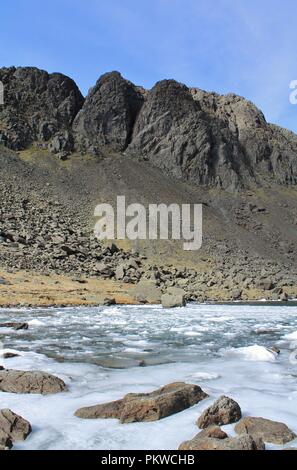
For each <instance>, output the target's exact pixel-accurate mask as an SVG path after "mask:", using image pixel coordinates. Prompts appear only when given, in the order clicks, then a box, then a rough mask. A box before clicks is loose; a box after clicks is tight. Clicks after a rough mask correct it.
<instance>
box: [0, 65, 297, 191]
mask: <svg viewBox="0 0 297 470" xmlns="http://www.w3.org/2000/svg"><path fill="white" fill-rule="evenodd" d="M0 80H1V81H2V82H3V83H4V91H5V95H4V96H5V104H4V105H3V106H1V108H0V142H1V143H2V144H4V145H5V146H7V147H9V148H11V149H14V150H21V149H24V148H26V147H28V146H30V145H32V144H35V145H38V146H40V147H41V148H48V149H49V150H50V151H51V152H53V153H57V154H58V155H62V156H63V157H65V156H67V155H70V154H71V153H72V152H73V151H74V150H75V151H79V152H82V153H92V154H95V155H98V156H104V154H105V153H106V152H110V151H112V152H119V153H125V154H127V155H131V156H135V157H136V158H140V159H144V160H147V161H148V162H150V163H151V164H152V165H154V166H156V167H158V168H160V169H161V170H162V171H163V172H165V173H167V174H168V175H171V176H173V177H174V178H178V179H181V180H184V181H189V182H191V183H193V184H196V185H203V186H210V187H219V188H222V189H228V190H231V191H234V190H239V189H241V188H244V187H252V186H269V185H271V184H273V183H277V184H282V185H295V184H296V182H297V136H296V135H295V134H293V133H292V132H289V131H287V130H285V129H281V128H279V127H277V126H274V125H271V124H268V123H267V122H266V120H265V118H264V116H263V114H262V112H261V111H259V110H258V109H257V108H256V107H255V106H254V105H253V104H252V103H250V102H248V101H246V100H245V99H243V98H241V97H238V96H236V95H233V94H229V95H225V96H220V95H217V94H215V93H207V92H204V91H202V90H199V89H190V88H187V87H186V86H185V85H182V84H180V83H178V82H176V81H174V80H163V81H161V82H159V83H157V84H156V85H155V86H154V87H153V88H152V89H151V90H149V91H146V90H144V89H142V88H140V87H136V86H135V85H133V84H132V83H131V82H129V81H127V80H125V79H124V78H123V77H122V76H121V75H120V74H119V73H118V72H111V73H107V74H105V75H103V76H102V77H101V78H100V79H99V80H98V82H97V83H96V85H95V87H93V88H92V89H91V90H90V92H89V94H88V96H87V97H86V99H85V100H84V99H83V97H82V95H81V93H80V92H79V90H78V88H77V86H76V85H75V83H74V82H73V81H72V80H71V79H69V78H68V77H65V76H64V75H61V74H51V75H49V74H48V73H47V72H44V71H41V70H38V69H35V68H17V69H16V68H9V69H0Z"/></svg>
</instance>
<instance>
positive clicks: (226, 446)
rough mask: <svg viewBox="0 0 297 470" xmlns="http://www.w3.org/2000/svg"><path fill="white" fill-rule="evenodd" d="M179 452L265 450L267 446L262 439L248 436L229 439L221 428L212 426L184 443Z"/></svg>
mask: <svg viewBox="0 0 297 470" xmlns="http://www.w3.org/2000/svg"><path fill="white" fill-rule="evenodd" d="M178 450H265V445H264V443H263V441H262V440H261V439H260V438H254V437H252V436H250V435H248V434H246V435H242V436H239V437H228V435H227V434H226V433H225V432H224V431H222V430H221V429H220V428H219V427H217V426H210V427H209V428H206V429H204V430H203V431H201V432H200V433H199V434H197V435H196V436H195V437H194V438H193V439H191V440H190V441H185V442H183V443H182V444H181V445H180V446H179V449H178Z"/></svg>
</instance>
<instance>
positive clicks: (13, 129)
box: [0, 67, 83, 152]
mask: <svg viewBox="0 0 297 470" xmlns="http://www.w3.org/2000/svg"><path fill="white" fill-rule="evenodd" d="M0 80H1V81H2V82H3V84H4V103H5V105H4V106H1V108H0V143H2V144H4V145H5V146H7V147H9V148H11V149H14V150H22V149H24V148H26V147H28V146H29V145H31V144H32V143H33V142H47V143H48V144H49V146H50V147H51V146H54V151H57V152H59V151H60V150H64V149H67V150H71V147H72V143H71V137H70V134H69V132H70V131H71V126H72V122H73V120H74V117H75V116H76V114H77V113H78V111H79V109H80V108H81V107H82V104H83V96H82V95H81V93H80V91H79V89H78V87H77V86H76V84H75V83H74V81H73V80H71V79H70V78H68V77H66V76H65V75H62V74H60V73H53V74H48V73H47V72H45V71H43V70H39V69H37V68H33V67H19V68H15V67H11V68H2V69H0ZM57 139H60V143H59V144H58V142H57Z"/></svg>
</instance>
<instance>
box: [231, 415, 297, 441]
mask: <svg viewBox="0 0 297 470" xmlns="http://www.w3.org/2000/svg"><path fill="white" fill-rule="evenodd" d="M235 431H236V432H237V434H250V435H252V436H255V437H260V438H261V439H263V441H264V442H270V443H272V444H286V443H287V442H290V441H292V440H293V439H296V437H297V436H296V434H295V433H294V432H293V431H291V430H290V429H289V428H288V426H287V425H286V424H284V423H279V422H277V421H271V420H270V419H264V418H254V417H246V418H243V419H242V420H241V421H239V423H237V424H236V426H235Z"/></svg>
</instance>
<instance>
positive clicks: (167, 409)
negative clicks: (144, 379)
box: [75, 382, 208, 423]
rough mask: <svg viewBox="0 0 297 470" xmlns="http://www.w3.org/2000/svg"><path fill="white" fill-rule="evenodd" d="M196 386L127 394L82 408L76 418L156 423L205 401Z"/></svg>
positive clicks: (182, 384)
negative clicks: (115, 399) (121, 397)
mask: <svg viewBox="0 0 297 470" xmlns="http://www.w3.org/2000/svg"><path fill="white" fill-rule="evenodd" d="M207 396H208V395H207V394H206V393H205V392H204V391H203V390H202V389H201V388H200V387H198V385H192V384H186V383H184V382H176V383H172V384H169V385H166V386H165V387H162V388H160V389H158V390H155V391H153V392H151V393H129V394H128V395H126V396H125V397H124V398H123V399H121V400H117V401H113V402H110V403H105V404H102V405H96V406H90V407H87V408H81V409H79V410H77V411H76V413H75V415H76V416H78V417H79V418H86V419H96V418H118V419H119V420H120V421H121V423H132V422H139V421H156V420H159V419H162V418H166V417H167V416H170V415H172V414H174V413H178V412H180V411H183V410H185V409H186V408H189V407H190V406H193V405H195V404H196V403H198V402H199V401H201V400H203V399H204V398H207Z"/></svg>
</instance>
